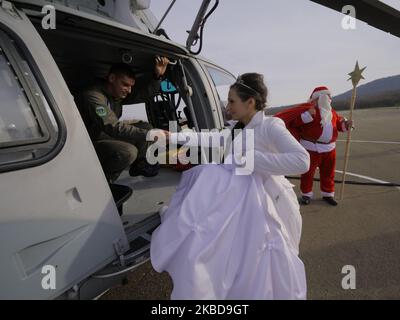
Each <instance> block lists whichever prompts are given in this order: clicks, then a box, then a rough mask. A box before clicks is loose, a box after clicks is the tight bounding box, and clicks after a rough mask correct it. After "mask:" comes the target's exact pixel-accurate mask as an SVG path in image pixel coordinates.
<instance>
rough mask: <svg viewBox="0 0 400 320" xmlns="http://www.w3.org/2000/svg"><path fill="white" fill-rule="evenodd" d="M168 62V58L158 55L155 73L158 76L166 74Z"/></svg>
mask: <svg viewBox="0 0 400 320" xmlns="http://www.w3.org/2000/svg"><path fill="white" fill-rule="evenodd" d="M168 63H169V60H168V58H166V57H160V56H156V58H155V67H154V73H155V76H156V77H157V78H160V77H162V76H163V75H164V73H165V71H166V70H167V67H168Z"/></svg>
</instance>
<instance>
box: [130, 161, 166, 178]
mask: <svg viewBox="0 0 400 320" xmlns="http://www.w3.org/2000/svg"><path fill="white" fill-rule="evenodd" d="M159 170H160V165H159V164H158V163H156V164H153V165H151V164H149V163H148V162H147V161H141V162H139V163H136V162H134V163H133V164H132V165H131V167H130V169H129V175H130V176H131V177H136V176H144V177H155V176H156V175H158V172H159Z"/></svg>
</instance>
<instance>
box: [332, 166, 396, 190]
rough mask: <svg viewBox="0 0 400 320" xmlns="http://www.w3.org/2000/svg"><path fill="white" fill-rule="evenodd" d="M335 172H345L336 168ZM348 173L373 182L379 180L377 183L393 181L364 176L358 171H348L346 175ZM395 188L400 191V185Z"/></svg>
mask: <svg viewBox="0 0 400 320" xmlns="http://www.w3.org/2000/svg"><path fill="white" fill-rule="evenodd" d="M335 172H337V173H341V174H343V171H340V170H335ZM347 175H349V176H353V177H358V178H361V179H365V180H370V181H372V182H377V183H391V182H388V181H383V180H379V179H375V178H372V177H368V176H363V175H361V174H356V173H351V172H346V176H347ZM395 188H396V189H397V190H398V191H400V187H395Z"/></svg>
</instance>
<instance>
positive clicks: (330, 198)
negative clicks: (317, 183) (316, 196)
mask: <svg viewBox="0 0 400 320" xmlns="http://www.w3.org/2000/svg"><path fill="white" fill-rule="evenodd" d="M322 199H324V200H325V201H326V202H328V203H329V204H330V205H331V206H337V205H338V203H337V202H336V200H335V199H334V198H333V197H323V198H322Z"/></svg>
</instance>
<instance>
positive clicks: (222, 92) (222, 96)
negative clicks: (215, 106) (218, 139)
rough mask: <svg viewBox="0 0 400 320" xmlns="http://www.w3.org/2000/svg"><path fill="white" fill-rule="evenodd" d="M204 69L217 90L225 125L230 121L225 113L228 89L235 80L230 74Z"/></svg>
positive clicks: (209, 68) (212, 68) (213, 69)
mask: <svg viewBox="0 0 400 320" xmlns="http://www.w3.org/2000/svg"><path fill="white" fill-rule="evenodd" d="M206 68H207V71H208V73H209V74H210V76H211V78H212V80H213V82H214V85H215V88H216V89H217V92H218V98H219V101H220V105H221V110H222V114H223V116H224V122H225V124H227V122H228V121H229V120H230V117H229V115H228V113H227V112H226V106H227V103H228V93H229V87H230V86H231V85H232V84H233V83H234V82H235V78H234V77H233V76H232V75H231V74H229V73H227V72H224V71H222V70H219V69H217V68H214V67H211V66H206Z"/></svg>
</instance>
